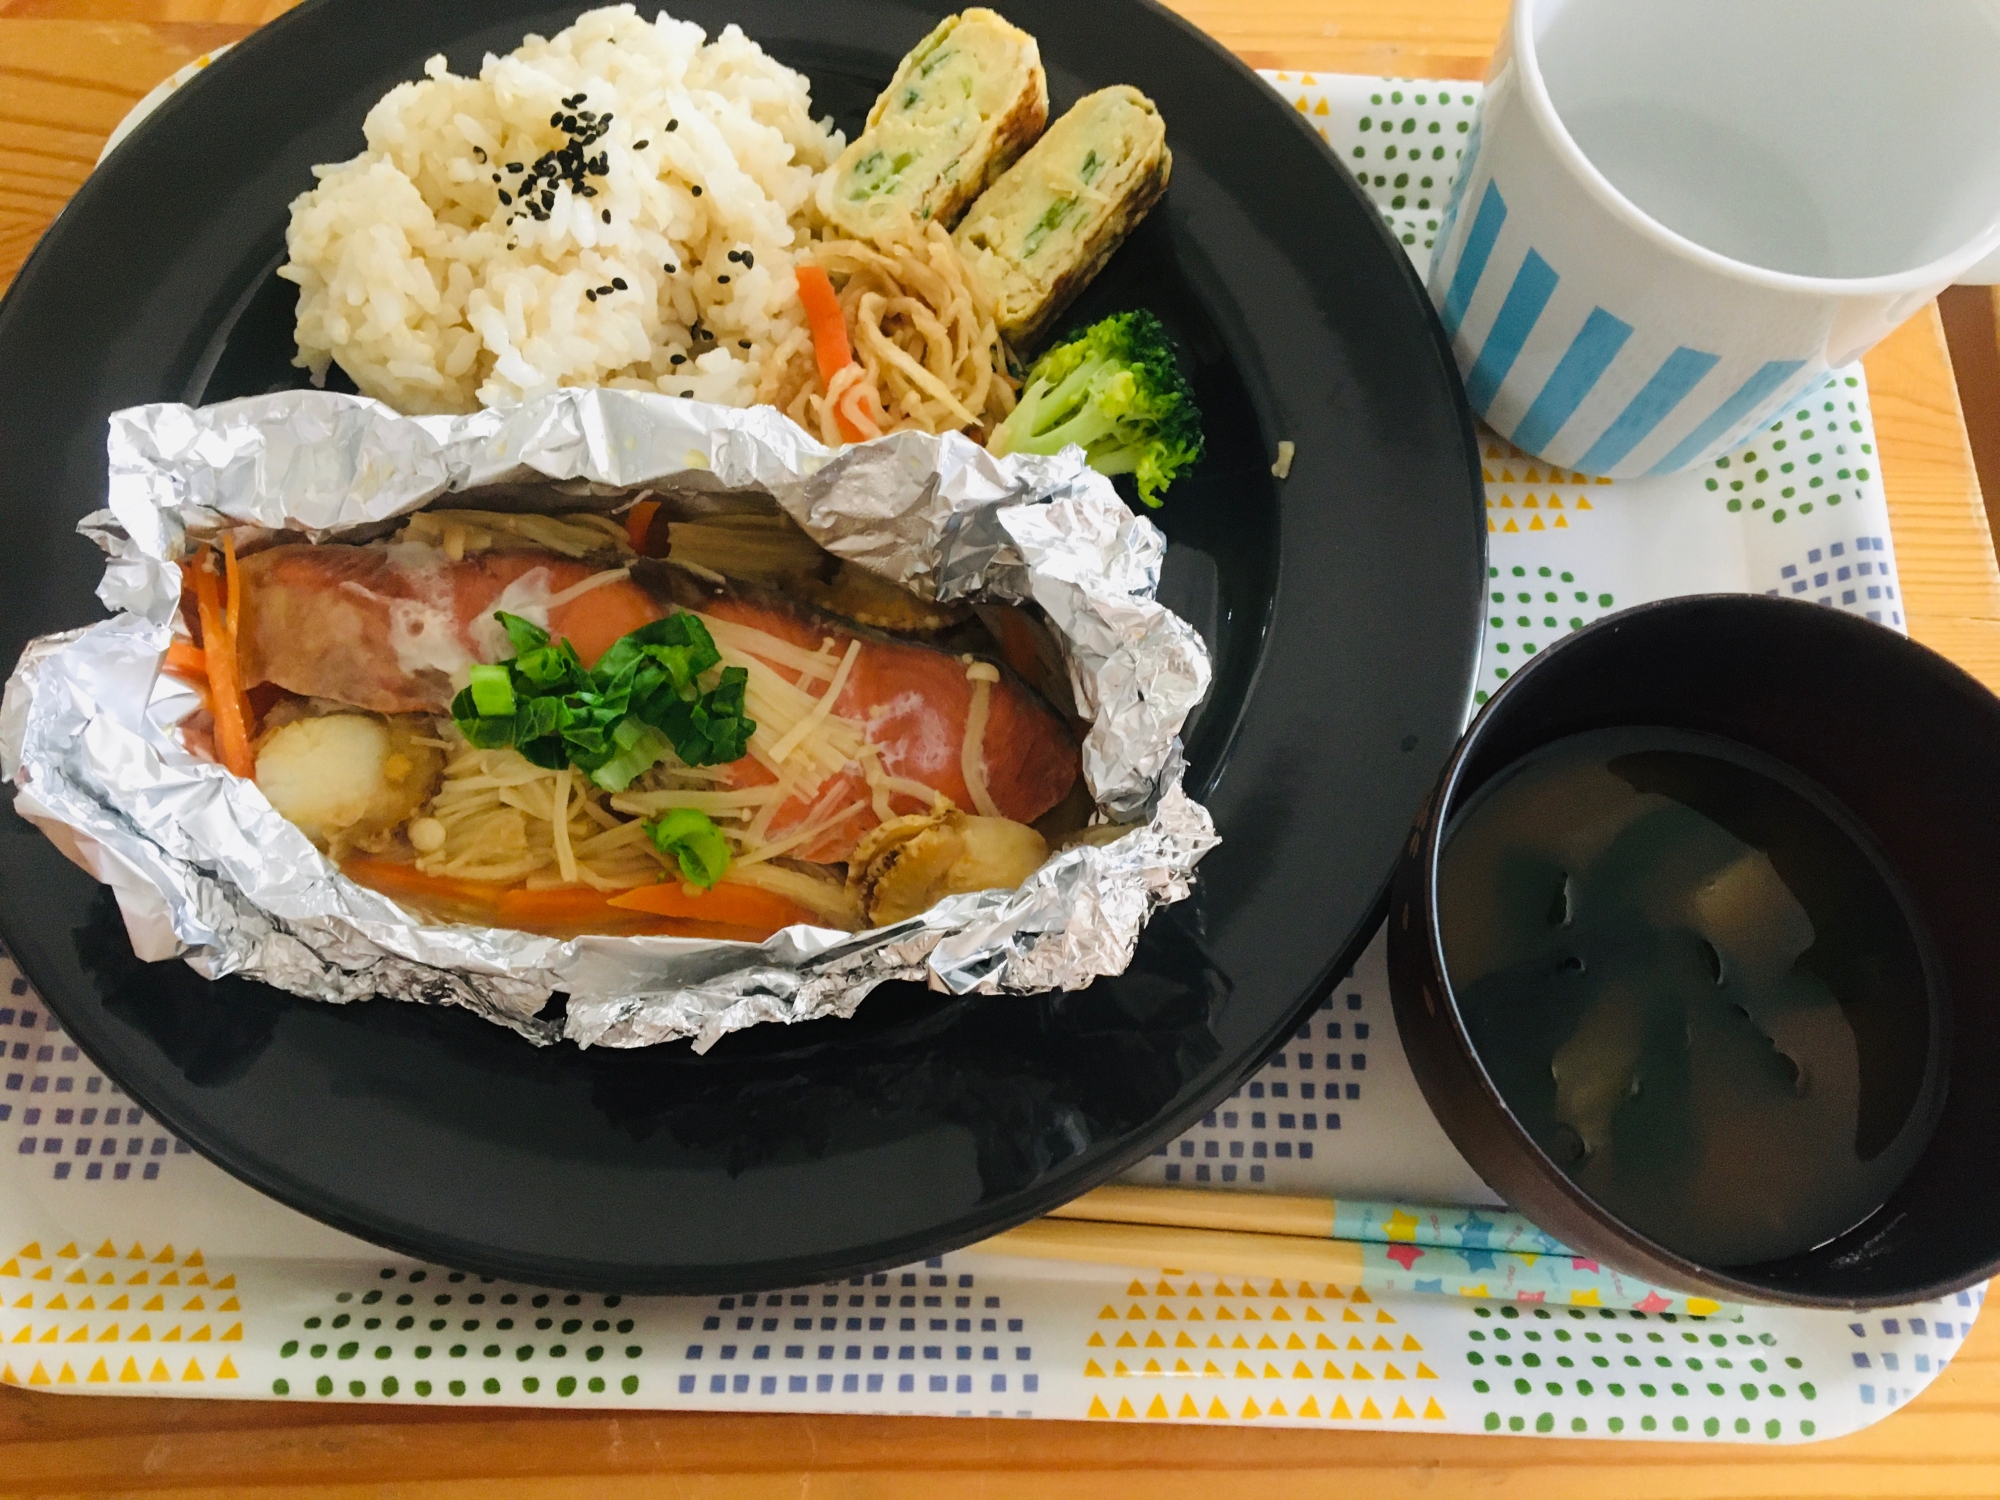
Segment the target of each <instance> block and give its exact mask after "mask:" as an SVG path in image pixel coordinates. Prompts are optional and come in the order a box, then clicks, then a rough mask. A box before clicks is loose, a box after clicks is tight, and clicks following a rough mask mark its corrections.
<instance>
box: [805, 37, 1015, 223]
mask: <svg viewBox="0 0 2000 1500" xmlns="http://www.w3.org/2000/svg"><path fill="white" fill-rule="evenodd" d="M1048 120H1049V81H1048V75H1047V74H1046V73H1044V72H1043V71H1042V55H1041V49H1040V48H1039V47H1037V46H1036V45H1035V39H1034V38H1033V37H1031V36H1029V35H1028V33H1027V32H1025V31H1022V30H1021V29H1020V28H1019V27H1017V26H1013V25H1010V24H1009V23H1008V22H1007V21H1006V20H1005V19H1004V18H1003V17H1001V16H999V15H996V14H995V13H994V12H992V11H990V10H985V9H980V8H974V9H971V10H966V11H961V12H960V13H959V14H958V15H955V16H948V17H946V18H945V20H944V21H943V22H942V23H940V24H939V26H938V28H937V30H935V31H933V32H932V33H931V34H930V35H929V36H927V37H925V38H924V39H923V41H921V42H920V43H918V44H917V46H916V48H915V50H913V51H912V52H911V53H910V55H909V56H908V57H905V58H904V59H903V62H902V66H901V67H899V68H897V70H896V77H895V81H894V82H892V83H891V84H890V85H889V87H888V88H887V89H885V90H883V92H882V97H881V98H879V99H877V100H876V101H875V108H874V109H872V110H870V111H869V114H868V127H867V129H865V130H864V131H863V132H862V133H861V135H860V137H859V138H858V139H857V140H856V141H855V142H854V144H852V145H851V146H849V147H848V148H847V149H846V150H845V151H843V152H842V153H841V155H840V159H839V160H838V161H837V162H835V163H834V164H833V170H832V171H830V172H828V173H827V175H826V177H825V178H824V180H823V181H822V182H821V184H820V189H819V207H820V212H821V214H822V215H824V216H825V218H826V220H827V222H828V223H829V224H831V225H832V226H833V227H834V228H835V229H838V230H840V231H841V232H843V233H845V234H849V235H852V236H854V237H855V238H857V239H867V238H869V237H870V236H872V235H875V234H877V233H880V232H883V231H885V230H889V229H892V228H894V227H895V225H896V224H897V223H899V222H901V221H902V220H903V219H904V218H905V216H909V217H913V218H915V219H916V220H917V221H918V222H920V223H921V222H924V221H927V220H931V219H935V220H937V221H938V222H939V223H940V224H942V225H944V227H945V228H947V229H949V228H951V226H952V225H954V224H956V223H957V222H958V221H959V219H960V218H961V217H962V216H963V215H964V213H965V210H966V208H967V207H968V206H969V205H970V204H971V203H972V201H973V200H974V199H975V198H977V197H978V196H979V195H980V194H981V193H982V192H984V191H985V190H986V187H987V185H988V184H989V183H991V182H992V181H993V180H994V179H995V178H996V177H998V176H999V175H1000V174H1001V173H1002V172H1004V171H1005V170H1006V169H1007V167H1008V165H1009V164H1010V163H1012V162H1013V160H1014V159H1015V158H1016V157H1018V156H1019V155H1020V154H1021V153H1022V151H1024V150H1026V149H1027V146H1028V143H1029V142H1030V141H1032V140H1034V138H1035V137H1036V136H1038V135H1040V134H1041V133H1042V127H1043V126H1044V125H1046V124H1048Z"/></svg>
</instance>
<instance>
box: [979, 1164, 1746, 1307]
mask: <svg viewBox="0 0 2000 1500" xmlns="http://www.w3.org/2000/svg"><path fill="white" fill-rule="evenodd" d="M975 1248H977V1249H979V1250H981V1251H984V1252H987V1253H989V1254H994V1255H1018V1256H1027V1257H1030V1258H1033V1259H1038V1260H1059V1261H1074V1262H1083V1263H1087V1264H1094V1265H1115V1266H1130V1267H1133V1268H1145V1269H1153V1268H1160V1267H1173V1268H1175V1269H1176V1270H1177V1271H1178V1272H1185V1271H1190V1270H1199V1271H1203V1272H1213V1273H1220V1274H1225V1275H1235V1276H1245V1275H1255V1276H1260V1277H1263V1276H1268V1277H1273V1278H1276V1279H1279V1280H1301V1281H1306V1282H1312V1281H1322V1282H1327V1283H1329V1284H1334V1283H1338V1284H1344V1285H1350V1286H1356V1287H1360V1288H1364V1289H1366V1290H1367V1291H1369V1292H1404V1293H1408V1292H1418V1293H1432V1294H1439V1295H1444V1296H1459V1297H1473V1298H1487V1299H1493V1300H1499V1301H1509V1302H1527V1303H1545V1304H1548V1305H1549V1306H1562V1307H1574V1308H1598V1309H1604V1310H1607V1311H1626V1312H1642V1313H1672V1314H1676V1315H1683V1314H1684V1315H1689V1316H1693V1317H1716V1316H1718V1315H1720V1316H1733V1315H1734V1311H1735V1310H1734V1309H1733V1308H1730V1307H1727V1306H1726V1305H1725V1304H1722V1303H1718V1302H1713V1301H1710V1300H1709V1299H1707V1298H1705V1297H1690V1296H1688V1295H1687V1294H1686V1293H1684V1292H1679V1291H1673V1290H1669V1289H1664V1288H1656V1287H1653V1286H1649V1285H1647V1284H1645V1283H1643V1282H1640V1281H1637V1280H1634V1279H1633V1278H1631V1277H1628V1276H1625V1275H1624V1274H1623V1273H1621V1272H1618V1271H1615V1270H1612V1269H1611V1268H1610V1267H1608V1266H1602V1265H1599V1264H1598V1263H1597V1262H1596V1261H1594V1260H1590V1259H1588V1258H1586V1257H1583V1256H1578V1255H1574V1254H1572V1253H1571V1252H1570V1251H1569V1250H1567V1249H1566V1248H1564V1247H1563V1246H1561V1245H1559V1244H1557V1243H1556V1242H1555V1241H1554V1240H1552V1239H1550V1238H1549V1237H1548V1236H1547V1235H1545V1234H1543V1233H1542V1231H1541V1230H1539V1229H1537V1228H1535V1226H1534V1225H1532V1224H1530V1223H1529V1222H1528V1221H1527V1220H1526V1219H1523V1218H1522V1217H1521V1216H1520V1215H1518V1214H1510V1213H1505V1212H1502V1211H1499V1210H1486V1209H1464V1208H1425V1207H1415V1206H1411V1205H1405V1204H1382V1203H1368V1202H1358V1201H1353V1200H1346V1199H1341V1200H1336V1199H1331V1198H1303V1197H1285V1196H1280V1195H1276V1194H1270V1195H1267V1194H1262V1193H1227V1192H1216V1191H1202V1190H1200V1189H1186V1188H1146V1187H1106V1188H1098V1189H1097V1190H1096V1191H1095V1192H1091V1193H1086V1194H1084V1195H1083V1196H1082V1197H1081V1198H1078V1199H1076V1200H1074V1201H1073V1202H1070V1203H1066V1204H1064V1205H1063V1206H1062V1207H1061V1208H1058V1209H1056V1210H1055V1211H1054V1212H1052V1213H1051V1214H1050V1215H1049V1216H1048V1217H1047V1218H1045V1219H1040V1220H1037V1221H1035V1222H1034V1223H1030V1224H1023V1225H1021V1226H1020V1227H1019V1228H1016V1229H1010V1230H1007V1231H1006V1232H1004V1233H1002V1234H998V1235H995V1236H993V1238H991V1239H988V1240H985V1241H983V1242H981V1243H980V1244H979V1245H978V1246H976V1247H975Z"/></svg>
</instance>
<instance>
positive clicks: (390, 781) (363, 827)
mask: <svg viewBox="0 0 2000 1500" xmlns="http://www.w3.org/2000/svg"><path fill="white" fill-rule="evenodd" d="M441 769H442V766H441V757H440V756H439V755H438V752H437V750H436V749H435V748H434V747H432V746H429V745H422V744H418V743H416V742H415V739H414V737H413V733H412V730H411V727H410V726H409V725H407V724H405V723H402V722H400V721H397V720H393V719H381V718H377V717H375V716H374V715H372V714H326V715H323V716H321V717H317V718H307V719H294V720H292V722H290V723H289V724H286V725H284V726H283V727H281V728H278V729H274V730H272V731H271V732H270V733H269V734H267V735H265V736H264V737H263V738H262V739H261V740H260V741H259V742H258V745H257V774H256V781H257V785H258V787H259V788H261V789H262V791H263V793H264V795H265V796H266V797H268V798H269V799H270V802H271V805H272V806H273V807H275V808H276V809H277V810H278V812H279V813H280V814H281V815H282V816H283V817H284V818H285V819H286V821H288V822H290V823H292V824H294V825H295V826H296V827H297V828H298V829H299V830H300V831H301V832H302V833H304V834H305V835H306V837H308V838H310V839H311V840H312V841H313V842H314V843H315V844H318V845H319V846H320V847H321V848H323V849H336V848H347V847H359V848H371V847H379V846H381V845H384V844H386V842H387V841H388V838H389V837H390V836H391V835H392V834H393V833H394V832H395V830H396V829H397V828H399V827H401V826H402V825H403V824H404V823H406V822H408V821H409V820H410V818H412V817H413V816H415V815H416V813H417V812H419V811H420V810H421V809H422V808H423V806H424V804H425V803H427V802H428V801H430V799H431V796H432V794H433V793H434V792H435V791H436V788H437V780H438V775H439V772H440V770H441Z"/></svg>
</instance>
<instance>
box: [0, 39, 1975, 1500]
mask: <svg viewBox="0 0 2000 1500" xmlns="http://www.w3.org/2000/svg"><path fill="white" fill-rule="evenodd" d="M288 3H289V0H0V287H4V286H5V285H6V284H7V283H8V282H9V281H11V279H12V277H13V274H14V272H15V271H16V270H17V269H18V268H19V266H20V263H21V261H22V259H23V258H24V257H25V256H26V254H27V253H28V251H29V250H30V249H31V248H32V246H33V244H34V242H35V240H36V239H37V238H38V237H39V236H40V234H41V232H42V230H43V229H44V228H45V227H46V226H47V224H48V222H49V220H50V219H52V218H53V217H54V215H55V213H56V212H57V211H58V210H59V209H60V207H61V205H62V204H63V203H64V202H65V201H67V199H68V197H69V195H70V194H71V193H72V192H74V191H75V189H76V187H77V185H78V184H79V183H81V182H82V180H83V178H84V176H85V174H86V173H87V172H88V171H89V168H90V164H91V163H92V161H93V160H94V159H95V158H96V155H97V151H98V149H99V147H100V146H101V144H102V142H103V140H104V138H105V136H106V135H107V134H108V133H109V131H110V130H111V128H112V126H113V125H114V124H115V123H116V122H117V121H118V119H119V118H120V117H121V116H122V115H123V114H124V112H125V111H126V109H128V108H129V107H130V106H131V104H132V103H133V102H135V101H136V100H137V99H138V98H139V97H141V96H142V95H143V94H144V93H145V92H146V91H147V90H148V89H150V88H151V87H152V86H153V85H154V84H155V83H156V82H158V81H159V80H160V79H161V78H164V77H165V76H166V75H167V74H169V73H171V72H172V71H173V70H174V69H175V68H177V67H179V66H181V65H182V64H183V63H184V62H187V61H189V60H191V59H192V58H194V57H196V56H199V55H200V54H201V53H202V52H204V51H207V50H209V49H210V48H212V47H215V46H217V45H219V44H220V43H222V42H225V41H229V40H232V39H234V38H236V37H239V36H241V35H243V34H244V33H245V32H246V31H247V30H248V29H249V28H250V27H252V26H254V25H256V24H259V23H261V22H263V21H266V20H269V19H270V18H272V17H273V16H275V15H277V14H279V13H281V12H282V11H283V10H285V9H286V8H288ZM1086 3H1087V0H1086ZM1174 5H1175V8H1176V9H1177V10H1179V11H1180V12H1181V13H1182V14H1183V15H1185V16H1187V17H1188V18H1189V19H1190V20H1191V21H1193V22H1194V23H1195V24H1196V25H1199V26H1201V27H1203V28H1204V29H1205V30H1207V31H1209V32H1210V33H1211V34H1213V35H1215V36H1216V37H1218V38H1219V39H1220V40H1221V41H1222V42H1223V43H1224V44H1225V45H1227V46H1229V47H1230V48H1232V49H1234V50H1235V51H1236V52H1237V53H1238V54H1239V55H1241V56H1242V57H1244V58H1245V60H1246V61H1248V62H1250V63H1251V64H1253V65H1254V66H1259V67H1286V68H1297V69H1326V70H1330V71H1331V70H1339V71H1346V72H1357V73H1371V72H1372V73H1383V74H1390V75H1395V76H1403V77H1452V78H1476V77H1479V76H1481V75H1482V74H1483V72H1484V71H1485V65H1486V58H1487V55H1488V53H1489V51H1490V49H1491V47H1492V44H1493V39H1494V37H1495V36H1497V35H1498V32H1499V28H1500V25H1501V22H1502V20H1503V18H1504V16H1505V12H1506V4H1505V0H1174ZM1868 373H1869V381H1870V385H1871V388H1872V391H1873V397H1874V407H1875V417H1876V424H1877V430H1878V435H1879V438H1880V447H1881V459H1882V472H1883V474H1884V476H1885V478H1886V480H1887V483H1888V488H1889V496H1890V504H1891V510H1892V514H1893V520H1894V528H1895V535H1896V546H1897V553H1898V560H1899V563H1900V565H1901V569H1902V583H1903V588H1904V592H1905V595H1906V602H1907V604H1908V613H1909V618H1910V622H1911V628H1912V631H1913V633H1915V634H1916V635H1917V636H1918V638H1919V639H1922V640H1924V641H1927V642H1929V643H1930V644H1931V645H1933V646H1936V647H1937V648H1938V649H1940V650H1943V651H1945V652H1946V653H1947V654H1949V655H1951V656H1952V657H1953V658H1954V659H1956V660H1958V661H1960V662H1961V663H1962V664H1964V665H1965V666H1967V667H1968V668H1969V669H1971V670H1972V671H1974V672H1975V673H1977V674H1978V675H1979V676H1981V677H1982V679H1983V680H1985V681H1986V682H1988V683H1989V684H1992V685H1994V686H1996V687H2000V568H1996V566H1995V563H1994V558H1993V552H1992V546H1991V542H1990V538H1989V536H1988V533H1987V529H1986V520H1985V513H1984V509H1983V506H1982V503H1981V496H1980V490H1979V486H1978V482H1977V478H1976V475H1975V473H1974V467H1973V461H1972V457H1971V453H1970V450H1969V448H1968V446H1967V443H1966V438H1965V430H1964V426H1963V422H1962V419H1961V413H1960V408H1959V404H1958V403H1959V396H1958V392H1957V390H1956V389H1955V387H1954V383H1953V372H1952V366H1951V360H1950V355H1949V352H1948V351H1947V348H1946V345H1945V341H1944V337H1943V333H1942V329H1941V326H1940V324H1939V321H1938V318H1937V315H1936V313H1935V312H1934V311H1927V312H1926V313H1924V314H1923V315H1920V316H1919V317H1918V318H1916V319H1914V320H1912V322H1911V323H1910V325H1909V326H1907V327H1905V328H1904V329H1903V330H1902V331H1901V332H1900V333H1899V334H1897V335H1896V337H1895V338H1893V339H1892V340H1890V341H1889V342H1888V343H1887V344H1885V345H1883V346H1882V348H1880V349H1878V350H1877V351H1876V352H1875V354H1874V355H1873V356H1872V357H1871V358H1870V359H1869V361H1868ZM1966 399H1967V400H1968V401H1977V402H1981V403H1986V404H1988V405H1990V406H1991V407H1992V408H1993V409H1995V410H2000V371H1996V378H1995V379H1990V380H1988V381H1987V382H1986V383H1985V384H1984V385H1983V386H1981V387H1979V388H1976V389H1969V390H1968V391H1967V393H1966ZM1996 1418H2000V1320H1995V1319H1987V1320H1985V1321H1983V1322H1981V1323H1979V1324H1977V1325H1975V1328H1974V1331H1973V1334H1972V1337H1971V1338H1970V1339H1969V1340H1968V1341H1967V1342H1966V1344H1965V1347H1964V1348H1963V1349H1962V1350H1961V1351H1960V1353H1959V1355H1958V1357H1957V1358H1956V1359H1955V1360H1954V1361H1953V1362H1952V1364H1951V1366H1950V1368H1949V1369H1948V1370H1947V1371H1946V1372H1945V1373H1944V1375H1942V1376H1941V1377H1940V1378H1939V1379H1938V1381H1937V1382H1936V1383H1935V1384H1934V1385H1932V1386H1931V1387H1930V1389H1929V1390H1927V1391H1926V1392H1925V1393H1924V1394H1923V1395H1922V1396H1920V1397H1919V1398H1918V1399H1917V1400H1916V1401H1915V1402H1914V1403H1913V1404H1912V1405H1911V1406H1910V1408H1909V1409H1907V1410H1905V1411H1903V1412H1901V1413H1899V1414H1897V1415H1896V1416H1895V1417H1894V1418H1893V1419H1891V1420H1889V1421H1887V1422H1884V1423H1882V1424H1880V1425H1878V1426H1876V1427H1873V1428H1870V1429H1869V1430H1868V1431H1866V1432H1863V1433H1859V1434H1857V1435H1855V1436H1854V1437H1851V1438H1843V1439H1839V1440H1836V1441H1833V1442H1828V1443H1821V1444H1817V1445H1813V1446H1808V1447H1804V1448H1784V1449H1746V1448H1738V1447H1729V1446H1715V1447H1704V1446H1697V1447H1684V1446H1678V1445H1666V1444H1639V1443H1608V1442H1607V1443H1595V1442H1552V1441H1546V1440H1534V1439H1519V1438H1515V1439H1484V1438H1445V1437H1436V1436H1414V1435H1412V1436H1405V1435H1402V1434H1390V1433H1380V1434H1377V1433H1331V1432H1327V1433H1320V1432H1304V1431H1288V1430H1282V1429H1271V1430H1262V1431H1260V1430H1256V1429H1254V1428H1239V1427H1232V1428H1225V1429H1201V1428H1191V1427H1167V1426H1151V1427H1134V1426H1132V1425H1128V1424H1111V1423H1056V1422H997V1421H988V1420H983V1419H959V1418H954V1419H937V1420H928V1419H920V1418H902V1419H899V1418H877V1417H805V1416H743V1415H726V1414H725V1415H715V1414H699V1413H644V1412H641V1413H619V1414H616V1415H597V1414H591V1413H584V1412H511V1411H506V1410H495V1411H476V1410H475V1411H468V1410H465V1409H462V1408H461V1409H455V1410H449V1411H432V1410H422V1409H412V1408H407V1407H388V1406H384V1407H371V1408H357V1407H353V1406H339V1407H308V1406H300V1405H297V1404H294V1403H260V1402H211V1401H180V1400H168V1399H138V1398H123V1399H115V1398H102V1397H95V1398H82V1397H62V1396H48V1395H41V1394H29V1393H27V1392H24V1391H20V1390H16V1389H11V1388H0V1494H4V1495H29V1494H33V1495H45V1496H68V1495H78V1496H81V1495H92V1496H106V1495H125V1494H130V1495H161V1494H168V1493H176V1492H178V1493H182V1494H200V1495H205V1496H217V1497H234V1496H244V1497H248V1496H251V1495H253V1494H254V1495H256V1496H260V1497H280V1496H297V1495H305V1494H312V1495H321V1496H346V1495H355V1496H361V1495H368V1496H380V1495H384V1494H394V1495H397V1496H424V1497H438V1500H443V1497H453V1500H458V1497H463V1500H475V1497H476V1500H486V1497H495V1500H498V1497H507V1500H559V1497H560V1500H568V1497H577V1500H621V1497H624V1496H642V1495H643V1496H648V1497H652V1496H672V1497H683V1500H767V1497H771V1500H775V1497H779V1496H783V1497H787V1500H793V1497H811V1500H847V1497H854V1500H860V1497H868V1500H944V1497H958V1496H968V1497H969V1496H978V1497H980V1500H1016V1497H1019V1500H1047V1497H1049V1496H1052V1495H1071V1494H1087V1495H1089V1496H1091V1497H1092V1500H1196V1497H1199V1500H1217V1497H1223V1500H1234V1497H1245V1500H1248V1497H1258V1500H1263V1497H1279V1496H1292V1495H1301V1496H1303V1495H1359V1496H1367V1497H1369V1500H1391V1497H1400V1496H1415V1495H1423V1496H1430V1497H1454V1496H1471V1495H1479V1496H1492V1497H1500V1500H1506V1497H1513V1496H1518V1497H1522V1500H1604V1497H1607V1496H1615V1497H1617V1500H1654V1497H1659V1500H1666V1497H1673V1500H1708V1497H1716V1500H1721V1497H1751V1496H1760V1497H1795V1496H1796V1497H1806V1496H1813V1497H1820V1496H1849V1495H1869V1496H1909V1497H1925V1500H1932V1497H1946V1496H1963V1495H1994V1494H2000V1420H1996Z"/></svg>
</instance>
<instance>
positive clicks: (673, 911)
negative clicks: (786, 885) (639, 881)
mask: <svg viewBox="0 0 2000 1500" xmlns="http://www.w3.org/2000/svg"><path fill="white" fill-rule="evenodd" d="M611 904H612V905H613V906H620V907H624V908H625V909H626V910H628V911H647V912H652V913H654V914H655V915H656V916H662V917H691V918H694V919H695V920H697V921H707V922H720V923H723V924H725V925H727V926H730V927H754V928H758V929H760V930H762V931H763V932H764V933H765V934H766V935H767V936H768V935H769V934H770V933H773V932H776V931H777V930H778V929H779V928H781V927H790V926H791V925H792V924H794V923H795V922H811V921H812V920H813V915H812V913H811V912H809V911H807V910H806V909H805V908H804V907H802V906H800V905H798V904H797V903H796V902H792V901H787V900H786V899H785V898H784V897H783V896H780V895H776V894H775V893H773V892H771V891H767V890H763V889H761V888H760V887H758V886H754V885H743V884H741V883H740V882H737V881H734V880H728V879H724V880H722V881H721V882H719V883H718V884H716V885H715V886H712V887H711V888H710V889H708V890H706V891H698V892H695V893H693V894H690V893H689V891H688V888H687V886H686V885H685V884H683V883H682V882H681V881H678V880H672V879H668V880H663V881H661V882H660V883H659V884H657V885H642V886H639V887H637V888H636V889H634V890H629V891H621V892H620V893H619V894H617V895H616V896H613V897H612V898H611Z"/></svg>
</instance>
